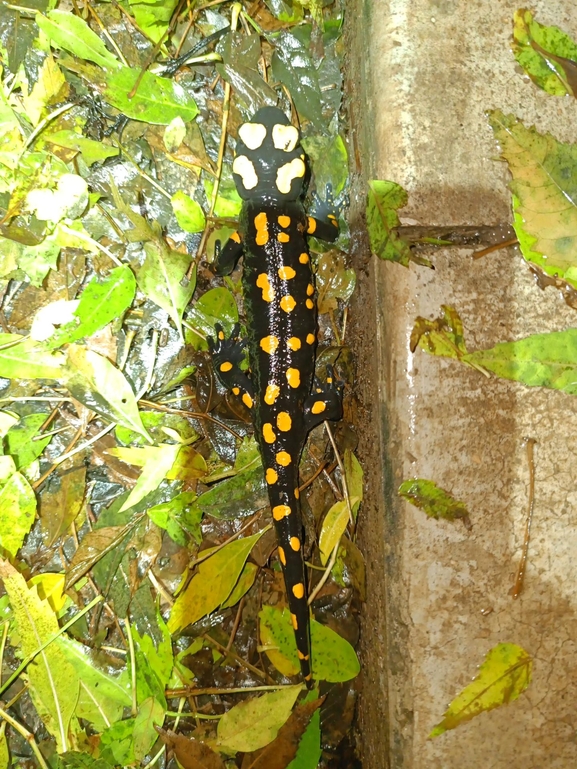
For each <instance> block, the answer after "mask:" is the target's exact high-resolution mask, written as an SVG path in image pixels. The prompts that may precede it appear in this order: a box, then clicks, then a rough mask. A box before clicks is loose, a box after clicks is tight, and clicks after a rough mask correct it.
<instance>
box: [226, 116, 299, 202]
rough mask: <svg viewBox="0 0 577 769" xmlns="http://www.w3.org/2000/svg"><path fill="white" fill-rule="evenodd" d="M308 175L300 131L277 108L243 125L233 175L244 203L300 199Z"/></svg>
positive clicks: (240, 129)
mask: <svg viewBox="0 0 577 769" xmlns="http://www.w3.org/2000/svg"><path fill="white" fill-rule="evenodd" d="M306 173H307V165H306V157H305V153H304V151H303V149H302V147H301V145H300V133H299V130H298V128H295V127H294V126H293V125H291V123H290V121H289V119H288V118H287V116H286V115H285V114H284V112H283V111H282V110H280V109H279V108H278V107H263V108H262V109H259V111H258V112H257V113H256V114H255V115H254V116H253V117H252V119H251V120H250V121H249V122H247V123H243V124H242V125H241V126H240V128H239V129H238V142H237V145H236V157H235V159H234V163H233V165H232V175H233V178H234V182H235V184H236V188H237V190H238V194H239V195H240V196H241V198H242V199H243V200H297V198H299V197H300V196H301V195H302V193H303V186H304V182H305V177H306Z"/></svg>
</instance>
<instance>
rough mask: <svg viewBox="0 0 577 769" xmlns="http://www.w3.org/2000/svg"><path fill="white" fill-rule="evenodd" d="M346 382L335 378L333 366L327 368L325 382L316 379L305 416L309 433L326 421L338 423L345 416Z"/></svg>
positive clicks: (305, 406)
mask: <svg viewBox="0 0 577 769" xmlns="http://www.w3.org/2000/svg"><path fill="white" fill-rule="evenodd" d="M343 387H344V382H342V381H341V380H340V379H338V378H337V377H336V376H335V372H334V370H333V367H332V366H327V376H326V379H325V381H324V382H322V381H321V380H320V379H316V378H315V383H314V386H313V392H312V395H309V397H308V398H307V399H306V401H305V405H304V414H305V425H306V429H307V431H309V430H312V429H313V427H316V426H317V425H320V424H321V422H324V421H326V420H328V421H331V422H332V421H336V420H338V419H340V418H341V417H342V415H343Z"/></svg>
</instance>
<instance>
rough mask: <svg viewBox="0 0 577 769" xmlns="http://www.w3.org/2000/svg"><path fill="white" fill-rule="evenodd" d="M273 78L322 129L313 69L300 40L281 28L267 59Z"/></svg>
mask: <svg viewBox="0 0 577 769" xmlns="http://www.w3.org/2000/svg"><path fill="white" fill-rule="evenodd" d="M271 70H272V75H273V78H274V80H277V81H278V82H279V83H282V84H283V85H285V86H286V87H287V88H288V90H289V92H290V94H291V97H292V98H293V100H294V103H295V105H296V108H297V110H298V112H299V114H300V115H303V116H304V117H306V118H307V120H310V122H311V123H312V124H313V125H314V126H315V128H316V129H317V130H318V131H321V132H324V131H326V125H325V123H324V120H323V115H322V103H321V90H320V86H319V80H318V75H317V71H316V69H315V67H314V65H313V62H312V60H311V56H310V53H309V51H308V50H307V48H306V47H305V46H304V45H303V43H302V42H301V41H300V40H299V39H298V37H296V35H293V34H292V33H291V32H281V34H280V35H279V37H278V39H277V41H276V47H275V49H274V53H273V56H272V60H271Z"/></svg>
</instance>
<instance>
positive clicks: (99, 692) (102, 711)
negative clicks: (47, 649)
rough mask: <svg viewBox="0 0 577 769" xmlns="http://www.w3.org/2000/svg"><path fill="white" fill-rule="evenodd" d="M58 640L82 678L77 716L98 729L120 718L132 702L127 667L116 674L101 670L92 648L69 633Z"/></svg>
mask: <svg viewBox="0 0 577 769" xmlns="http://www.w3.org/2000/svg"><path fill="white" fill-rule="evenodd" d="M56 643H58V646H59V648H60V651H61V652H62V654H63V655H64V656H65V657H66V659H67V660H68V662H69V663H70V665H71V666H72V667H73V668H74V670H75V671H76V674H77V677H78V679H79V680H80V696H79V698H78V705H77V707H76V715H77V716H78V717H79V718H84V719H86V720H87V721H90V722H91V723H92V724H93V725H94V727H95V728H96V729H98V730H99V731H100V730H103V729H105V728H106V726H107V723H108V724H110V723H114V722H115V721H118V720H120V719H121V718H122V714H123V711H124V708H129V707H130V706H131V704H132V698H131V696H130V681H129V677H128V672H127V670H126V668H124V669H123V670H122V672H121V673H118V674H116V675H114V674H113V673H111V672H109V671H107V670H104V669H102V668H101V667H100V666H99V663H98V658H97V657H96V656H95V655H94V652H93V651H92V650H91V649H88V648H87V647H85V646H83V645H82V644H80V643H78V641H75V640H73V639H72V638H69V637H68V636H67V635H62V636H60V637H59V638H58V640H57V641H56Z"/></svg>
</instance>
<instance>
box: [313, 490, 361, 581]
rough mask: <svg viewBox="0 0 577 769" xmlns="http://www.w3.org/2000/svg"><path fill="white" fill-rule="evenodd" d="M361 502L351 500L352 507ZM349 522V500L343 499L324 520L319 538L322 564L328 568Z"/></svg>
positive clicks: (336, 503)
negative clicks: (328, 563) (332, 554)
mask: <svg viewBox="0 0 577 769" xmlns="http://www.w3.org/2000/svg"><path fill="white" fill-rule="evenodd" d="M357 502H359V500H358V499H356V498H355V499H351V506H352V505H353V504H356V503H357ZM348 522H349V508H348V506H347V500H346V499H341V500H339V501H338V502H335V504H334V505H333V506H332V507H331V509H330V510H329V511H328V513H327V514H326V515H325V518H324V520H323V526H322V529H321V534H320V537H319V549H320V551H321V563H322V565H323V566H326V564H327V561H328V560H329V558H330V557H331V553H332V552H333V550H334V549H335V547H336V545H337V543H338V542H340V539H341V537H342V536H343V534H344V533H345V531H346V530H347V524H348Z"/></svg>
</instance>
